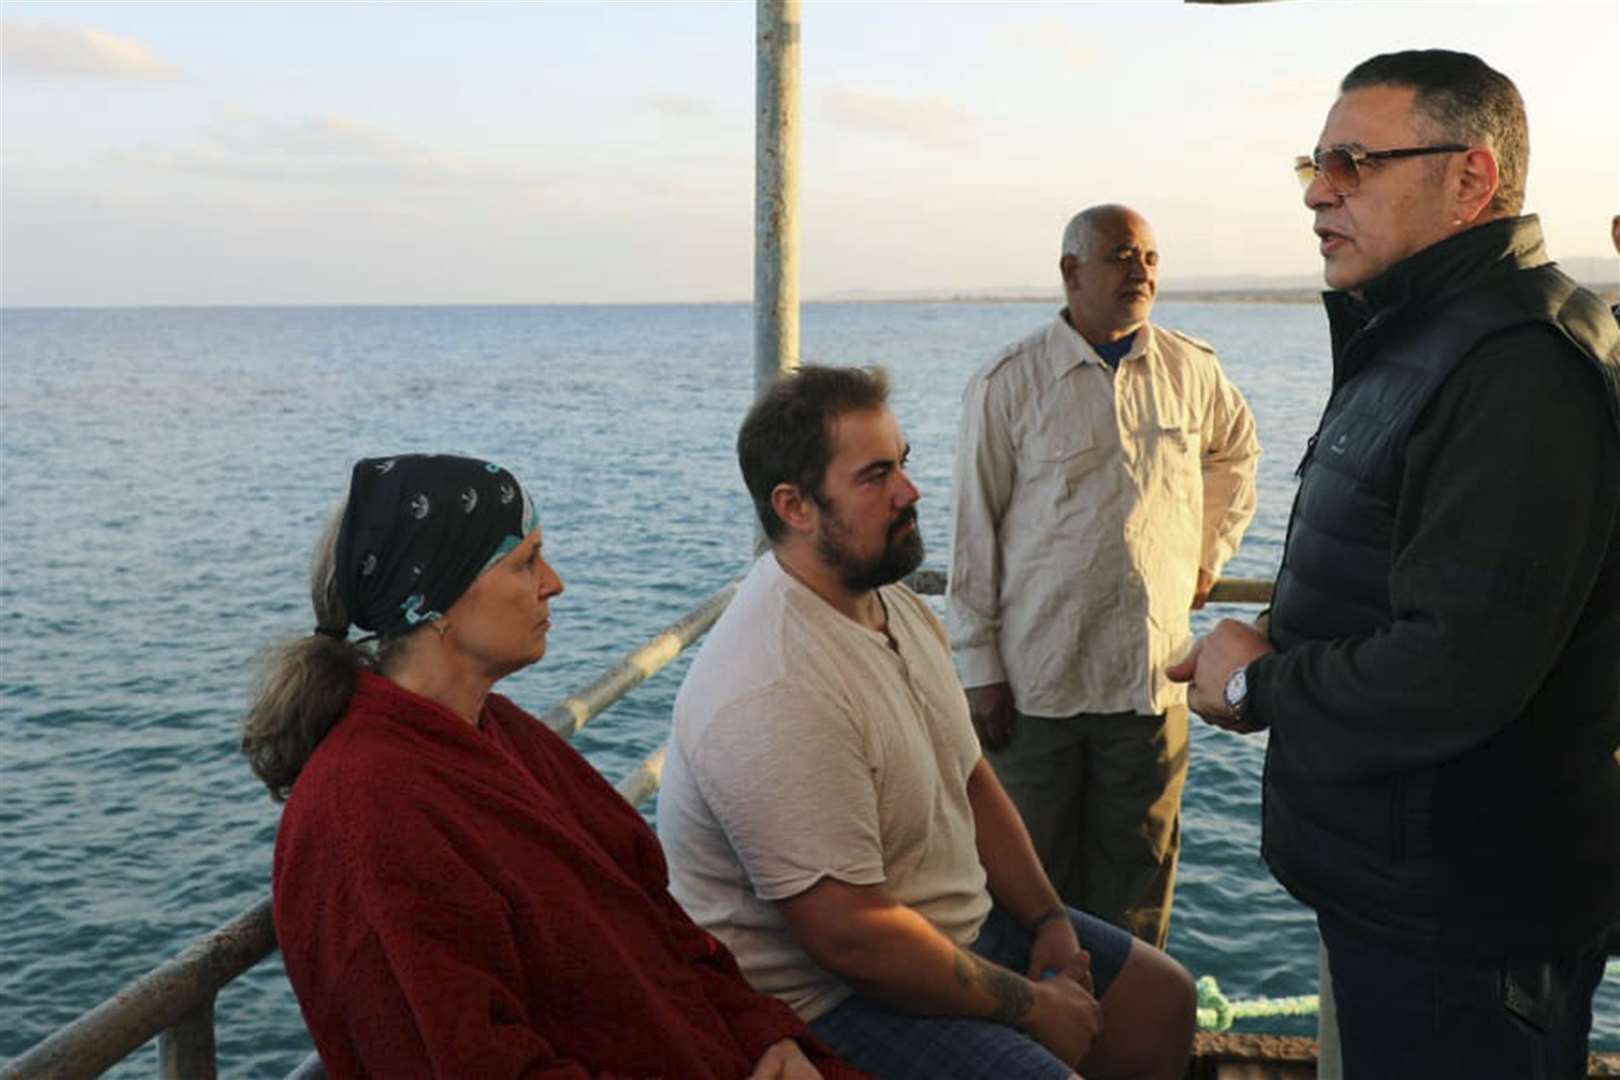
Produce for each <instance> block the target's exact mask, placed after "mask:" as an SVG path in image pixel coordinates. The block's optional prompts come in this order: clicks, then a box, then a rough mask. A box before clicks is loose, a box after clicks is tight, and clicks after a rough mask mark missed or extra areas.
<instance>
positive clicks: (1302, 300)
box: [803, 281, 1620, 306]
mask: <svg viewBox="0 0 1620 1080" xmlns="http://www.w3.org/2000/svg"><path fill="white" fill-rule="evenodd" d="M1580 284H1581V286H1582V287H1584V288H1586V289H1590V290H1591V291H1592V292H1594V293H1596V294H1597V295H1598V296H1599V297H1600V298H1601V299H1602V300H1603V302H1604V303H1605V304H1610V305H1612V304H1614V303H1616V302H1620V286H1615V285H1599V284H1597V283H1595V282H1591V281H1583V282H1580ZM1322 292H1323V290H1321V289H1264V288H1257V289H1161V290H1160V291H1159V296H1158V300H1159V301H1160V302H1164V301H1180V302H1182V303H1192V304H1315V303H1320V302H1321V299H1322ZM803 302H804V303H806V304H1052V305H1058V306H1061V305H1062V303H1063V298H1062V297H1061V296H1057V295H1053V296H1030V295H1028V294H1022V293H1009V294H1004V295H998V294H996V293H983V294H979V293H975V294H973V295H969V296H963V295H956V296H875V297H870V298H862V297H855V296H844V297H836V298H828V299H815V300H805V301H803Z"/></svg>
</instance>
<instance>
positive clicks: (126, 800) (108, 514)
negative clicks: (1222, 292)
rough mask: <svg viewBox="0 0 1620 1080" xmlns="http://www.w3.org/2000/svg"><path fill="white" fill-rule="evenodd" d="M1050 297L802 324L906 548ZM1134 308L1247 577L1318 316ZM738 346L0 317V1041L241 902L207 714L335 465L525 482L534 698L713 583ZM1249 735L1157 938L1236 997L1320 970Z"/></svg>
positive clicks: (268, 1052)
mask: <svg viewBox="0 0 1620 1080" xmlns="http://www.w3.org/2000/svg"><path fill="white" fill-rule="evenodd" d="M1050 312H1051V308H1050V307H1049V306H1047V305H1040V304H1005V305H995V304H886V305H854V304H850V305H844V304H827V305H809V306H807V307H806V308H805V309H804V313H803V350H804V355H805V357H806V359H808V360H818V361H825V362H837V363H872V362H882V363H884V364H887V365H888V366H889V368H890V370H891V372H892V373H893V376H894V379H895V408H896V412H897V414H898V415H899V417H900V420H901V423H902V425H903V426H904V428H905V430H906V434H907V436H908V437H909V439H910V441H911V444H912V459H913V462H914V468H913V477H914V479H916V481H917V483H918V484H919V486H920V487H921V488H922V491H923V496H924V497H923V501H922V503H921V506H920V512H921V515H922V524H923V533H924V537H925V539H926V540H927V541H928V543H929V545H930V556H929V560H928V563H927V565H930V566H935V567H943V560H944V555H945V551H946V548H947V546H948V544H949V534H948V529H947V520H948V515H947V509H948V504H949V500H950V469H951V458H952V453H953V448H954V443H955V437H956V420H957V409H958V395H959V393H960V390H961V388H962V385H963V384H964V382H965V381H966V379H967V377H968V375H969V374H970V373H971V371H972V370H973V369H974V368H975V367H976V366H977V365H978V364H980V363H981V362H982V361H983V360H984V359H986V358H987V357H988V356H989V355H990V354H991V353H993V352H994V350H995V349H996V348H997V347H999V346H1000V345H1002V344H1003V343H1005V342H1007V341H1010V340H1013V339H1015V338H1017V337H1020V336H1022V335H1023V334H1024V333H1026V332H1027V331H1029V330H1030V329H1033V328H1034V327H1036V326H1037V325H1040V324H1041V323H1042V322H1044V321H1045V320H1046V319H1048V318H1049V317H1050ZM1156 315H1157V316H1158V319H1159V321H1161V322H1163V323H1165V324H1166V325H1170V326H1176V327H1180V328H1182V329H1185V330H1187V331H1188V332H1190V333H1192V334H1194V335H1197V336H1199V337H1203V338H1206V339H1208V340H1210V341H1212V342H1214V343H1215V344H1216V345H1217V347H1218V348H1219V349H1220V352H1221V356H1222V360H1223V363H1224V364H1225V367H1226V370H1227V372H1228V374H1229V375H1230V376H1231V377H1232V378H1233V379H1234V380H1235V381H1236V382H1237V383H1238V384H1239V386H1241V387H1242V388H1243V390H1244V392H1245V393H1246V394H1247V395H1248V398H1249V401H1250V403H1251V404H1252V406H1253V408H1254V411H1255V413H1256V415H1257V417H1258V419H1259V424H1260V432H1261V438H1262V440H1263V442H1264V444H1265V447H1266V456H1265V458H1264V460H1263V462H1262V466H1261V486H1260V510H1259V514H1258V515H1257V517H1256V520H1255V523H1254V525H1253V526H1252V527H1251V529H1250V531H1249V536H1248V539H1247V541H1246V542H1245V544H1244V547H1243V550H1242V552H1241V553H1240V554H1239V555H1238V557H1237V559H1236V560H1235V561H1234V563H1233V564H1232V565H1231V567H1229V569H1228V572H1229V573H1232V574H1236V575H1242V576H1256V577H1259V576H1268V575H1269V574H1270V573H1271V572H1272V571H1273V570H1274V569H1275V567H1276V564H1277V561H1278V558H1279V555H1280V552H1281V545H1282V539H1283V529H1284V527H1285V525H1286V521H1287V514H1288V507H1289V501H1290V499H1291V498H1292V494H1293V478H1292V475H1291V474H1292V469H1293V466H1294V464H1295V462H1296V461H1297V460H1298V458H1299V455H1300V451H1301V449H1302V447H1303V446H1304V442H1305V438H1306V436H1307V435H1308V434H1309V433H1310V432H1311V431H1312V430H1313V428H1314V421H1315V419H1316V415H1317V413H1318V411H1319V410H1320V408H1321V405H1322V401H1323V399H1324V397H1325V394H1326V388H1327V381H1328V363H1327V359H1326V338H1327V335H1326V326H1325V321H1324V318H1323V316H1322V314H1321V312H1320V309H1319V308H1317V307H1316V306H1314V305H1286V304H1178V303H1168V302H1167V303H1163V304H1161V305H1159V308H1158V310H1157V312H1156ZM751 333H752V319H751V315H750V312H749V309H748V308H747V307H746V306H744V305H707V306H668V307H525V308H323V309H285V310H275V309H199V310H86V311H6V312H4V313H3V314H0V334H3V338H0V348H3V356H0V1061H3V1060H4V1059H7V1058H10V1057H12V1056H14V1055H15V1054H17V1053H19V1052H21V1051H22V1050H24V1049H26V1048H27V1047H28V1046H30V1045H32V1044H33V1043H34V1042H35V1041H36V1040H38V1039H39V1038H42V1037H43V1036H45V1035H46V1034H48V1033H49V1032H50V1031H52V1030H53V1029H55V1028H56V1027H57V1026H59V1025H61V1024H62V1023H64V1022H66V1021H68V1020H70V1019H72V1018H73V1017H75V1016H76V1015H78V1014H79V1013H81V1012H83V1011H85V1010H87V1009H89V1008H90V1007H91V1006H93V1005H95V1004H96V1003H98V1002H99V1001H101V1000H102V999H103V998H105V997H106V996H108V995H109V994H111V993H113V992H114V991H115V990H117V989H118V988H119V987H120V986H121V985H123V984H124V983H125V982H127V981H128V980H130V979H131V978H133V977H134V976H136V975H138V974H140V973H142V972H144V971H146V970H147V969H149V968H151V967H153V966H155V965H156V964H157V963H159V962H160V961H162V960H164V959H166V958H167V957H169V956H170V955H172V954H173V953H174V952H175V951H177V950H178V949H179V948H181V947H182V946H183V945H185V944H186V943H188V942H189V941H191V940H192V939H193V938H194V937H196V936H197V935H199V934H201V933H203V932H205V931H207V930H209V929H212V928H213V927H215V926H217V925H219V924H220V923H222V922H224V921H226V920H227V919H229V918H230V917H232V916H234V915H236V914H237V913H239V912H240V911H242V910H243V909H245V908H247V907H248V906H250V905H251V904H252V903H253V902H255V901H256V900H257V899H258V898H259V897H260V896H262V895H264V894H265V893H266V892H267V891H268V888H269V873H270V857H271V846H272V843H273V841H274V836H275V829H276V820H277V807H276V806H274V805H273V804H272V803H271V802H270V800H269V799H268V797H267V796H266V795H265V793H264V789H263V788H262V787H260V785H259V784H258V782H257V781H256V780H255V779H254V778H253V777H252V775H251V774H250V773H249V771H248V769H247V766H246V765H245V764H244V762H243V760H242V759H241V757H240V755H239V754H238V753H237V750H236V720H237V717H238V715H239V713H240V711H241V709H242V706H243V704H244V700H245V696H246V687H247V685H248V681H249V678H250V671H251V669H252V663H253V660H254V657H255V654H256V653H257V651H258V650H259V649H260V648H261V646H262V645H263V644H264V643H265V642H267V641H269V640H271V639H272V638H275V637H277V636H280V635H286V634H297V633H303V632H307V631H308V630H309V628H310V625H311V616H310V609H309V603H308V600H307V598H306V595H305V588H304V574H305V569H306V561H307V557H308V552H309V546H310V543H311V542H312V540H313V538H314V535H315V532H316V530H317V528H318V526H319V524H320V522H321V520H322V519H323V517H324V515H325V514H326V513H327V511H328V509H329V508H330V507H331V505H332V504H333V502H334V501H335V500H336V499H337V497H338V496H339V495H340V494H341V493H342V490H343V486H344V484H345V483H346V480H347V475H348V470H349V467H350V465H351V464H352V463H353V461H354V460H355V459H356V458H358V457H361V456H365V455H372V454H383V453H391V452H401V451H411V450H437V451H456V452H462V453H469V454H474V455H478V456H482V457H488V458H493V459H495V460H497V461H500V462H501V463H503V464H505V465H507V466H509V467H510V468H511V469H512V470H513V471H514V472H515V473H517V475H518V476H519V477H520V478H522V479H523V480H524V482H525V483H526V484H527V485H528V486H529V488H530V490H531V491H532V492H533V493H534V495H535V497H536V500H537V502H538V503H539V505H540V511H541V519H542V521H543V522H544V524H545V526H546V548H547V554H548V556H549V557H550V558H551V560H552V562H553V564H554V565H555V566H556V567H557V569H558V570H559V572H560V573H561V574H562V575H563V577H564V579H565V581H566V582H567V586H568V592H567V594H566V595H565V596H563V597H562V598H561V599H560V600H558V601H557V602H556V603H555V604H554V605H553V623H554V627H553V630H552V633H551V652H550V655H549V656H548V657H547V658H546V660H545V661H544V662H543V663H542V664H540V665H538V666H537V667H535V668H531V669H530V670H528V671H525V672H522V673H520V674H519V675H516V676H514V677H512V678H511V679H509V680H507V681H506V682H505V683H504V684H503V685H502V689H503V690H504V692H506V693H507V694H509V695H510V696H512V697H513V698H515V699H516V700H517V701H519V702H521V703H523V704H524V705H526V706H528V707H530V708H531V709H533V710H535V711H539V710H541V709H542V708H544V707H546V706H548V705H550V704H551V703H553V702H554V701H555V700H556V699H558V698H559V697H561V696H563V695H564V694H566V693H568V692H570V691H572V690H573V689H575V688H577V687H578V686H579V685H581V684H583V683H584V682H585V681H587V680H588V679H590V678H592V677H594V676H595V675H596V674H598V673H599V672H600V671H601V669H602V668H604V667H605V666H606V665H608V664H610V663H612V662H615V661H616V660H618V659H619V658H620V657H621V656H622V655H623V654H624V653H625V652H627V651H628V650H629V649H630V648H632V647H634V646H636V645H639V644H640V643H641V642H642V641H644V640H645V639H646V638H648V637H650V636H651V635H652V634H654V633H655V632H657V631H658V630H660V629H661V628H662V627H664V626H665V625H666V624H668V623H669V622H671V621H672V620H674V619H675V618H676V617H678V616H679V615H681V614H683V613H684V612H685V611H686V610H687V609H688V608H690V607H691V606H692V605H693V604H694V603H695V602H696V601H698V600H700V599H701V598H702V597H704V596H706V595H708V594H709V593H710V592H711V591H713V590H714V589H716V588H718V587H719V586H720V585H722V584H723V583H725V582H726V581H727V580H729V579H730V578H731V577H733V576H735V575H736V574H738V573H739V572H740V571H741V570H742V569H743V568H744V565H745V561H746V559H747V557H748V552H749V545H750V541H751V535H752V532H751V530H752V525H751V521H750V508H749V505H748V501H747V498H746V496H745V494H744V492H743V490H742V485H741V481H740V480H739V479H738V476H737V469H736V464H735V460H734V458H733V456H732V444H733V438H734V436H735V431H736V426H737V423H738V421H739V419H740V418H741V415H742V413H743V411H744V410H745V409H746V407H747V405H748V403H749V401H750V399H751V394H752V381H753V374H752V361H751ZM1248 610H1249V609H1241V608H1229V609H1226V610H1225V611H1224V612H1222V611H1219V610H1212V611H1211V612H1209V613H1207V615H1206V616H1205V617H1203V618H1201V619H1200V621H1199V622H1198V623H1196V624H1195V629H1197V628H1198V627H1199V626H1204V625H1207V624H1208V623H1209V622H1210V621H1211V620H1212V619H1214V618H1218V617H1220V616H1221V615H1222V614H1237V615H1242V614H1244V613H1245V612H1246V611H1248ZM685 667H686V658H683V659H682V660H680V661H677V663H676V664H674V665H672V667H671V669H670V670H669V671H666V672H665V673H664V674H662V675H660V676H659V677H658V678H656V679H654V680H653V681H651V682H649V683H648V684H647V685H645V686H643V687H642V688H641V689H640V690H638V691H637V692H636V693H634V694H632V695H631V696H630V697H629V698H627V699H626V700H625V701H623V702H621V703H620V704H619V705H618V706H617V707H616V708H614V709H613V710H612V711H611V712H609V713H607V714H606V715H604V716H603V717H601V718H600V719H598V720H597V721H596V722H595V723H594V724H593V725H592V726H591V727H590V728H588V729H586V731H585V732H583V733H582V734H581V735H580V736H579V737H578V740H577V743H576V745H578V746H579V747H580V749H581V750H582V751H584V753H585V754H586V755H587V756H588V757H589V758H590V759H591V760H592V761H593V762H594V763H595V764H596V765H597V767H598V768H600V769H601V770H602V771H603V772H604V773H605V774H606V775H607V776H608V777H609V778H610V779H614V780H616V779H618V778H619V777H620V776H622V775H623V774H624V773H626V772H628V771H629V770H630V769H631V768H633V767H634V766H635V764H636V763H637V762H639V761H640V760H641V758H642V757H643V756H644V755H645V754H647V753H648V752H649V751H651V750H652V749H654V748H655V747H656V746H657V745H658V744H659V743H660V742H662V740H663V738H664V735H665V730H666V727H667V724H668V720H669V711H670V706H671V704H672V702H673V699H674V695H675V691H676V688H677V687H678V686H679V684H680V679H681V677H682V675H683V674H684V671H685ZM1263 750H1264V741H1263V737H1254V738H1248V739H1244V738H1239V737H1236V736H1231V735H1227V734H1224V733H1222V732H1218V731H1215V730H1214V729H1211V728H1207V727H1205V726H1203V725H1201V724H1197V723H1195V724H1194V730H1193V761H1192V774H1191V777H1190V779H1189V781H1188V785H1187V794H1186V816H1185V822H1184V840H1183V843H1184V851H1183V856H1182V868H1181V877H1180V886H1179V889H1178V892H1177V903H1176V916H1175V923H1174V929H1173V932H1172V935H1171V939H1170V951H1171V952H1172V953H1174V954H1175V955H1176V956H1177V957H1178V958H1179V959H1180V960H1181V961H1182V962H1183V963H1184V964H1186V966H1187V967H1188V968H1189V969H1190V970H1191V971H1192V972H1193V973H1194V974H1195V975H1205V974H1211V975H1215V976H1217V977H1218V978H1219V980H1220V983H1221V986H1222V988H1223V989H1224V990H1225V992H1226V993H1227V994H1228V996H1230V997H1233V998H1240V997H1241V998H1247V997H1254V996H1270V997H1275V996H1282V995H1292V994H1306V993H1313V992H1314V991H1315V986H1316V953H1315V933H1314V924H1313V921H1312V918H1311V916H1310V915H1309V913H1308V912H1307V911H1306V910H1305V909H1303V908H1302V907H1300V906H1299V905H1298V904H1296V903H1294V902H1293V901H1292V900H1291V899H1290V898H1289V897H1288V896H1287V895H1286V894H1285V893H1284V892H1283V891H1282V889H1281V888H1280V887H1278V886H1277V885H1276V884H1275V883H1274V882H1273V881H1272V880H1271V878H1270V876H1269V875H1268V874H1267V873H1266V870H1265V868H1264V866H1263V865H1262V864H1261V862H1260V860H1259V829H1258V819H1259V775H1260V763H1261V757H1262V754H1263ZM647 809H650V807H648V808H647ZM1597 1014H1598V1015H1597V1023H1596V1029H1595V1033H1594V1034H1595V1038H1594V1043H1595V1047H1596V1048H1601V1049H1609V1050H1615V1049H1620V981H1617V980H1616V979H1614V978H1613V977H1611V978H1609V979H1607V980H1606V981H1605V982H1604V984H1603V987H1602V989H1601V991H1600V993H1599V997H1598V1002H1597ZM218 1025H219V1036H220V1038H219V1042H220V1056H221V1063H222V1072H223V1074H224V1075H229V1076H247V1075H255V1076H282V1075H285V1074H286V1072H287V1071H289V1070H290V1069H291V1068H292V1067H293V1066H294V1065H296V1064H297V1062H298V1061H300V1060H301V1059H302V1058H303V1056H304V1055H305V1054H307V1053H308V1051H309V1048H310V1047H309V1041H308V1037H307V1036H306V1035H305V1033H304V1032H303V1030H302V1026H301V1023H300V1020H299V1016H298V1006H297V1003H296V1001H295V1000H294V999H293V996H292V992H291V990H290V989H289V988H288V985H287V982H286V979H285V977H284V975H283V974H282V971H281V967H280V964H279V962H277V961H274V960H272V961H271V962H268V963H266V964H263V965H260V966H259V967H258V968H257V969H255V970H254V971H252V972H250V973H249V974H248V975H247V976H246V977H245V978H243V979H241V980H239V981H238V982H236V983H235V984H233V985H232V986H230V987H228V988H227V989H226V990H225V992H224V993H223V994H222V995H221V997H220V999H219V1003H218ZM1245 1029H1247V1030H1268V1031H1282V1032H1291V1033H1310V1032H1312V1031H1314V1019H1296V1020H1278V1021H1267V1022H1263V1023H1262V1022H1250V1023H1248V1024H1247V1025H1240V1026H1239V1030H1245ZM154 1059H155V1050H154V1049H153V1048H152V1047H150V1046H149V1047H147V1048H146V1049H143V1050H142V1051H140V1052H139V1053H138V1054H137V1055H136V1056H135V1057H134V1058H132V1059H131V1062H130V1063H129V1064H126V1065H125V1066H124V1067H123V1068H122V1069H121V1070H119V1073H121V1074H123V1075H137V1074H144V1075H149V1074H150V1072H151V1068H152V1065H153V1061H154Z"/></svg>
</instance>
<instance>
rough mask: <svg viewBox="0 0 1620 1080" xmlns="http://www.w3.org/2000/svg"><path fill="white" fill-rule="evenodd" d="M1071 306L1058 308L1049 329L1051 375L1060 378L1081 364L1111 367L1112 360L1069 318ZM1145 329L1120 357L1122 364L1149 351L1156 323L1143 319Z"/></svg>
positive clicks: (1047, 347) (1047, 357)
mask: <svg viewBox="0 0 1620 1080" xmlns="http://www.w3.org/2000/svg"><path fill="white" fill-rule="evenodd" d="M1066 311H1068V308H1062V309H1060V310H1059V311H1058V313H1057V317H1056V318H1054V319H1053V320H1052V325H1051V326H1050V327H1048V328H1047V331H1046V360H1047V364H1048V365H1049V370H1048V375H1050V377H1051V378H1052V379H1053V381H1056V380H1058V379H1061V378H1062V377H1063V376H1065V375H1067V374H1068V373H1069V372H1070V371H1073V370H1074V369H1075V368H1077V367H1079V366H1080V365H1081V364H1095V365H1096V366H1098V367H1100V368H1102V369H1103V370H1104V371H1107V370H1109V366H1108V364H1107V363H1106V362H1105V361H1104V360H1103V358H1102V357H1101V356H1098V355H1097V350H1096V349H1093V348H1092V347H1091V342H1089V341H1087V340H1086V339H1085V338H1084V337H1081V336H1080V332H1079V331H1078V330H1076V329H1075V328H1074V327H1072V326H1070V325H1069V320H1068V319H1066V318H1064V317H1063V314H1064V312H1066ZM1142 331H1146V333H1143V332H1141V331H1138V332H1137V335H1136V340H1135V341H1133V342H1131V350H1130V352H1128V353H1126V354H1125V355H1124V356H1122V357H1120V358H1119V362H1120V364H1121V365H1124V364H1128V363H1130V362H1131V361H1132V360H1135V359H1136V358H1137V357H1139V356H1141V355H1143V354H1144V353H1146V352H1147V351H1148V343H1149V342H1150V341H1152V340H1153V324H1152V323H1143V324H1142Z"/></svg>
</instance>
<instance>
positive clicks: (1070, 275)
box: [1058, 255, 1080, 289]
mask: <svg viewBox="0 0 1620 1080" xmlns="http://www.w3.org/2000/svg"><path fill="white" fill-rule="evenodd" d="M1079 265H1080V260H1079V259H1077V258H1076V257H1075V256H1073V255H1064V256H1061V257H1060V258H1059V259H1058V273H1059V274H1061V275H1063V287H1064V288H1066V289H1072V288H1074V287H1075V282H1074V268H1075V267H1077V266H1079Z"/></svg>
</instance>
